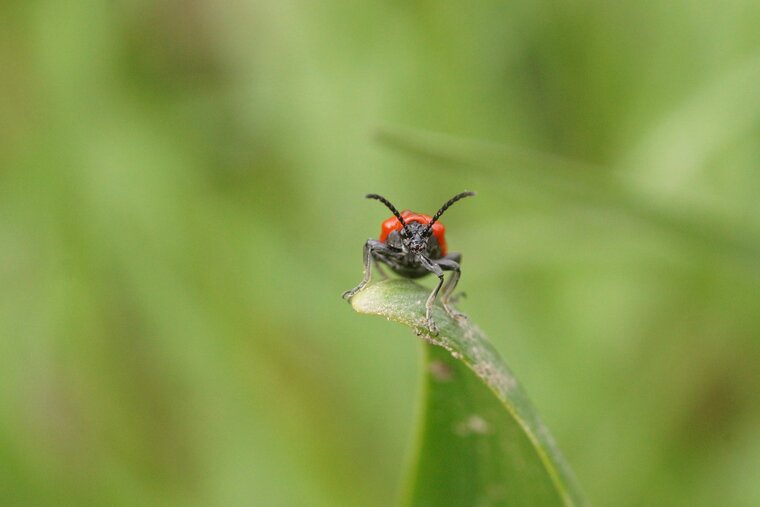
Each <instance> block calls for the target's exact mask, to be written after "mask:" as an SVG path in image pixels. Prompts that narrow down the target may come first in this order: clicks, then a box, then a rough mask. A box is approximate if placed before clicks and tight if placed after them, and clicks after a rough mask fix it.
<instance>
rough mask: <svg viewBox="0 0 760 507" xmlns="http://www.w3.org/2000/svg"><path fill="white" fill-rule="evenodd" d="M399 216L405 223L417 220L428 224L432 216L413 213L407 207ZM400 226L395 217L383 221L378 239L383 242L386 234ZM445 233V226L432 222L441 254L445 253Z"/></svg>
mask: <svg viewBox="0 0 760 507" xmlns="http://www.w3.org/2000/svg"><path fill="white" fill-rule="evenodd" d="M401 216H402V217H403V218H404V222H407V223H409V222H419V223H421V224H429V223H430V221H431V220H433V217H430V216H428V215H420V214H418V213H413V212H411V211H409V210H408V209H407V210H404V211H402V212H401ZM402 228H403V226H402V225H401V222H399V221H398V219H397V218H396V217H390V218H389V219H388V220H386V221H385V222H383V225H382V229H381V230H380V241H382V242H383V243H385V240H386V239H388V235H389V234H390V233H391V232H393V231H400V230H401V229H402ZM445 233H446V228H445V227H444V226H443V224H442V223H441V222H436V223H434V224H433V236H435V239H437V240H438V245H440V247H441V255H446V239H445V238H444V234H445Z"/></svg>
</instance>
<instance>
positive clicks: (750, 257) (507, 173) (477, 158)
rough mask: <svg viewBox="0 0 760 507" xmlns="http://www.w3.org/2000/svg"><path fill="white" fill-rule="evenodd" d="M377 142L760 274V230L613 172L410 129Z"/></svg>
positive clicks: (390, 129)
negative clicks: (625, 221)
mask: <svg viewBox="0 0 760 507" xmlns="http://www.w3.org/2000/svg"><path fill="white" fill-rule="evenodd" d="M376 138H377V140H378V141H379V142H380V143H381V144H384V145H386V146H388V147H390V148H393V149H396V150H399V151H400V152H403V153H407V154H409V155H412V156H416V157H420V158H421V159H424V160H428V161H431V162H434V163H435V164H436V167H438V168H447V169H461V168H463V167H467V168H471V169H474V170H476V171H478V172H480V173H481V174H482V175H484V176H486V177H488V178H489V179H490V180H489V182H492V183H495V184H500V185H502V186H503V187H504V189H505V190H511V189H512V188H513V187H514V186H517V185H522V188H536V189H540V190H541V191H542V192H552V194H551V195H553V196H555V197H556V198H559V199H566V200H568V201H570V202H573V203H576V204H579V205H581V206H583V207H587V208H592V207H593V208H599V209H604V210H609V211H613V212H618V213H621V214H622V215H623V216H627V217H629V218H632V219H634V220H637V221H639V222H641V223H644V224H647V225H649V226H652V227H654V228H656V229H658V230H662V231H665V232H667V233H669V234H672V235H673V237H675V238H679V239H681V240H685V241H686V242H688V247H689V248H698V249H699V250H701V251H704V252H705V253H708V254H714V255H718V256H720V257H723V258H724V259H726V258H727V259H730V260H731V261H734V262H736V264H737V265H738V266H740V267H742V268H744V269H746V270H748V271H750V272H751V273H753V275H755V276H760V231H758V230H757V228H756V227H753V225H752V224H751V223H749V222H748V221H746V220H745V221H741V222H737V221H736V220H735V218H733V217H725V216H723V213H722V212H721V211H720V210H719V209H717V208H714V207H705V208H704V209H695V208H694V207H692V206H684V205H682V204H680V203H679V202H677V201H676V200H673V199H666V200H663V199H661V198H660V196H658V195H656V194H653V193H647V192H644V191H643V190H642V189H639V188H632V186H631V184H630V182H629V177H628V175H626V174H622V173H620V172H619V171H618V170H615V169H612V168H606V167H601V166H596V165H593V164H587V163H584V162H580V161H576V160H571V159H566V158H563V157H559V156H556V155H552V154H546V153H542V152H538V151H532V150H525V149H520V148H515V147H513V146H509V145H502V144H499V143H492V142H485V141H481V140H476V139H466V138H461V137H456V136H450V135H446V134H441V133H436V132H429V131H425V130H419V129H414V128H409V127H399V126H383V127H380V128H379V129H378V130H377V132H376Z"/></svg>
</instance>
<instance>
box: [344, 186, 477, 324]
mask: <svg viewBox="0 0 760 507" xmlns="http://www.w3.org/2000/svg"><path fill="white" fill-rule="evenodd" d="M473 195H475V192H462V193H459V194H457V195H455V196H454V197H452V198H451V199H449V200H448V201H446V202H445V203H444V204H443V206H441V209H439V210H438V211H437V212H436V214H435V215H433V216H432V217H430V216H428V215H422V214H418V213H413V212H411V211H409V210H405V211H403V212H401V213H399V211H398V210H397V209H396V207H395V206H394V205H393V204H391V202H390V201H389V200H388V199H386V198H385V197H383V196H381V195H377V194H367V195H366V196H365V197H366V198H367V199H376V200H378V201H380V202H381V203H383V204H385V205H386V206H387V207H388V209H390V210H391V212H392V213H393V216H392V217H390V218H389V219H388V220H386V221H384V222H383V224H382V227H381V230H380V239H368V240H367V242H366V243H365V244H364V278H362V281H361V282H359V285H357V286H356V287H354V288H353V289H351V290H347V291H346V292H344V293H343V299H346V300H348V301H350V300H351V298H352V297H353V296H354V295H355V294H356V293H357V292H359V291H360V290H362V289H363V288H364V287H365V286H366V285H367V283H368V282H369V279H370V276H371V272H372V263H373V261H374V263H375V265H376V266H377V268H378V271H379V272H380V273H381V274H382V275H383V276H385V274H384V273H383V271H382V268H381V264H385V265H387V266H388V267H390V268H391V269H392V270H393V271H395V272H396V273H398V274H399V275H401V276H403V277H405V278H420V277H423V276H425V275H427V274H429V273H433V274H434V275H435V276H437V277H438V283H437V285H436V286H435V288H434V289H433V292H431V293H430V296H428V298H427V301H426V302H425V324H426V325H427V327H428V329H429V330H430V332H431V333H433V334H434V335H437V334H438V327H437V326H436V324H435V322H434V321H433V317H432V311H433V303H434V302H435V298H436V297H437V296H438V292H439V291H441V288H443V292H442V293H441V304H442V305H443V308H444V309H445V310H446V313H448V314H449V316H451V317H452V318H454V319H456V320H463V319H465V318H466V316H465V315H464V314H463V313H460V312H458V311H456V310H455V309H454V308H452V307H451V305H450V304H449V299H450V298H451V294H452V293H453V292H454V288H455V287H456V286H457V283H458V282H459V276H460V275H461V269H460V263H461V262H462V255H461V254H459V253H456V252H452V253H448V252H447V245H446V238H445V228H444V226H443V224H442V223H440V222H439V221H438V219H439V218H441V215H443V214H444V212H445V211H446V210H447V209H449V207H450V206H451V205H452V204H454V203H455V202H457V201H459V200H460V199H464V198H465V197H469V196H473ZM444 271H451V272H452V273H451V276H450V277H449V280H448V282H446V284H445V285H444V276H443V272H444Z"/></svg>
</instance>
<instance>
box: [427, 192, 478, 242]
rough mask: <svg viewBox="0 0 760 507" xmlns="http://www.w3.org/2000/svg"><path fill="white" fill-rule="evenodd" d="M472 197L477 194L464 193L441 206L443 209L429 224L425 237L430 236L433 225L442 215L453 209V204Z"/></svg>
mask: <svg viewBox="0 0 760 507" xmlns="http://www.w3.org/2000/svg"><path fill="white" fill-rule="evenodd" d="M471 195H475V192H462V193H461V194H457V195H455V196H454V197H452V198H451V199H449V200H448V201H446V203H445V204H444V205H443V206H441V209H439V210H438V212H437V213H436V214H435V215H434V216H433V219H432V220H431V221H430V222H429V223H428V225H427V228H426V229H425V235H426V236H430V233H431V231H432V230H433V224H434V223H436V222H437V221H438V219H439V218H441V215H443V214H444V213H445V212H446V210H447V209H449V207H451V205H452V204H454V203H455V202H457V201H458V200H460V199H464V198H465V197H469V196H471Z"/></svg>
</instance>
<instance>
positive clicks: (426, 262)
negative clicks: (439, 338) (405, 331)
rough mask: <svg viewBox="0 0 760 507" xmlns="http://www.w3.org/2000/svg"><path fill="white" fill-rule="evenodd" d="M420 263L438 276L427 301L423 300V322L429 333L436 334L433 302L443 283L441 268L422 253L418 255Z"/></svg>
mask: <svg viewBox="0 0 760 507" xmlns="http://www.w3.org/2000/svg"><path fill="white" fill-rule="evenodd" d="M419 260H420V264H422V266H423V267H424V268H425V269H427V270H428V271H430V272H431V273H433V274H434V275H435V276H437V277H438V284H437V285H436V286H435V289H433V292H431V293H430V295H429V296H428V298H427V301H425V324H427V327H428V329H429V330H430V332H431V333H433V334H434V335H437V334H438V326H436V324H435V321H434V320H433V315H432V314H433V303H434V302H435V298H436V296H437V295H438V291H439V290H441V286H442V285H443V269H441V266H439V265H437V264H433V261H431V260H430V259H428V258H427V257H425V256H424V255H420V256H419Z"/></svg>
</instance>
